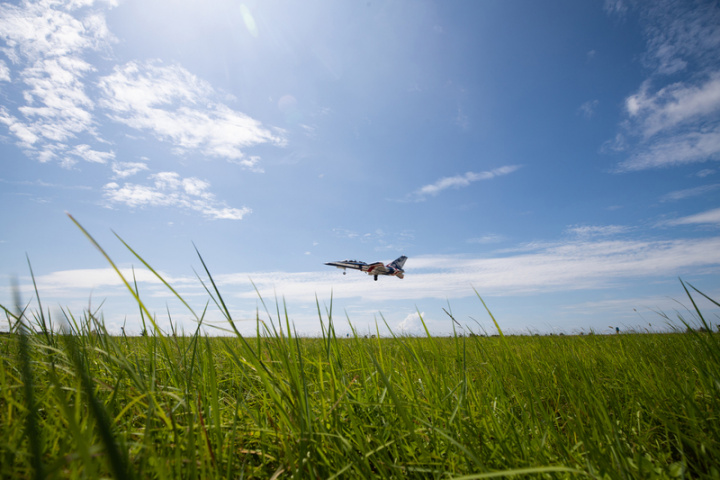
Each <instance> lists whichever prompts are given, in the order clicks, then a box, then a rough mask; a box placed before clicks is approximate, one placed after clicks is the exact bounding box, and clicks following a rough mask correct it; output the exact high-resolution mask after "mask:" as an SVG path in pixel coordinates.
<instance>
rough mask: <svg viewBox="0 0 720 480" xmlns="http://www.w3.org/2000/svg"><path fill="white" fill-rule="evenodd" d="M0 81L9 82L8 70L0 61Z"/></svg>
mask: <svg viewBox="0 0 720 480" xmlns="http://www.w3.org/2000/svg"><path fill="white" fill-rule="evenodd" d="M0 81H2V82H9V81H10V69H9V68H8V66H7V64H6V63H5V62H4V61H2V60H0Z"/></svg>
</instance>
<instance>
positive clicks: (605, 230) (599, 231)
mask: <svg viewBox="0 0 720 480" xmlns="http://www.w3.org/2000/svg"><path fill="white" fill-rule="evenodd" d="M628 230H629V228H628V227H625V226H622V225H573V226H571V227H568V228H567V232H568V233H572V234H575V235H577V236H579V237H583V238H587V237H607V236H611V235H618V234H621V233H625V232H627V231H628Z"/></svg>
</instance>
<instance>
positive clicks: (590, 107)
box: [578, 100, 600, 118]
mask: <svg viewBox="0 0 720 480" xmlns="http://www.w3.org/2000/svg"><path fill="white" fill-rule="evenodd" d="M599 104H600V102H599V101H598V100H588V101H587V102H585V103H583V104H582V105H580V108H579V109H578V112H579V113H580V114H581V115H582V116H583V117H585V118H592V117H593V116H594V115H595V109H596V108H597V106H598V105H599Z"/></svg>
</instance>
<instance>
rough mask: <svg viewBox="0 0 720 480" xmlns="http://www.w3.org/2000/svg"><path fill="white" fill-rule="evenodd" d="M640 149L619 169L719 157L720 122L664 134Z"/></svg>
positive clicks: (628, 170) (633, 169) (666, 164)
mask: <svg viewBox="0 0 720 480" xmlns="http://www.w3.org/2000/svg"><path fill="white" fill-rule="evenodd" d="M638 150H639V151H638V152H637V153H635V154H634V155H632V156H630V158H628V159H627V160H625V161H623V162H620V164H618V166H617V168H616V171H617V172H631V171H639V170H647V169H650V168H662V167H672V166H678V165H687V164H690V163H700V162H706V161H708V160H716V159H717V158H719V157H720V125H719V126H717V127H716V128H715V129H714V130H707V131H696V132H691V133H684V134H678V135H670V136H667V137H663V138H661V139H660V140H658V141H657V142H654V143H650V144H648V145H646V146H644V147H641V148H639V149H638Z"/></svg>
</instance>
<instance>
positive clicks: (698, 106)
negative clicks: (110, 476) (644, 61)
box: [625, 72, 720, 138]
mask: <svg viewBox="0 0 720 480" xmlns="http://www.w3.org/2000/svg"><path fill="white" fill-rule="evenodd" d="M648 90H649V87H648V84H647V82H646V83H645V84H643V86H642V87H641V89H640V91H639V92H638V93H636V94H634V95H631V96H630V97H628V98H627V99H626V101H625V106H626V109H627V112H628V113H629V115H630V117H631V118H634V119H635V120H636V121H637V122H638V124H639V126H640V129H641V131H642V134H643V136H644V137H645V138H649V137H652V136H653V135H655V134H657V133H659V132H662V131H665V130H668V129H671V128H674V127H676V126H678V125H679V124H682V123H686V122H690V121H693V120H696V119H701V118H703V117H706V116H708V115H713V114H715V113H716V112H718V111H719V110H720V72H713V73H712V74H711V75H710V76H709V78H708V79H707V80H706V81H705V82H704V83H701V84H699V85H687V84H684V83H675V84H672V85H669V86H667V87H664V88H662V89H660V90H658V91H657V92H656V93H654V94H650V93H648Z"/></svg>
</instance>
